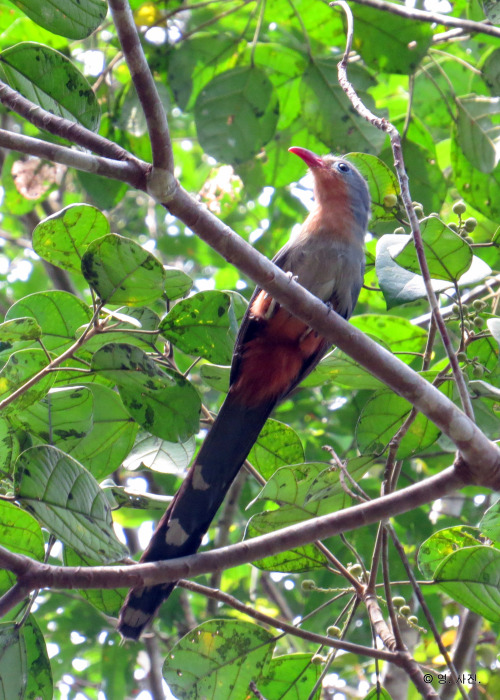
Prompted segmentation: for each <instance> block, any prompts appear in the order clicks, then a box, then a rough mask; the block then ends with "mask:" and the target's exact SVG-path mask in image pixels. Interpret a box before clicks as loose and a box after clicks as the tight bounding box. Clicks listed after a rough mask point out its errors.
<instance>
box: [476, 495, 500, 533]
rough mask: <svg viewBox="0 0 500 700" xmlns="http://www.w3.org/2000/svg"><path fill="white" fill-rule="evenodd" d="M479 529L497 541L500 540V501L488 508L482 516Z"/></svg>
mask: <svg viewBox="0 0 500 700" xmlns="http://www.w3.org/2000/svg"><path fill="white" fill-rule="evenodd" d="M479 529H480V530H481V532H482V533H483V535H486V537H489V538H490V539H491V540H494V541H495V542H500V501H497V502H496V503H494V504H493V505H492V506H490V507H489V508H488V510H487V511H486V513H485V514H484V515H483V517H482V518H481V522H480V523H479Z"/></svg>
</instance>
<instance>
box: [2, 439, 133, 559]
mask: <svg viewBox="0 0 500 700" xmlns="http://www.w3.org/2000/svg"><path fill="white" fill-rule="evenodd" d="M14 488H15V494H16V498H17V499H19V501H20V502H21V504H22V505H23V506H24V507H25V508H26V509H27V510H29V511H30V512H32V513H33V514H34V515H35V517H36V518H37V519H38V520H39V521H40V522H41V523H42V524H43V525H44V526H45V527H46V528H47V529H48V530H49V531H50V532H52V533H53V534H54V535H55V536H56V537H57V538H59V539H61V540H62V541H63V542H64V543H65V544H67V545H69V546H70V547H72V548H73V549H75V550H76V551H77V552H80V553H82V554H85V555H87V556H90V557H92V558H94V559H96V560H98V561H99V562H101V563H106V562H112V561H117V560H120V559H122V558H123V557H124V556H126V554H127V548H126V547H124V545H122V544H121V542H120V541H119V540H118V539H117V538H116V535H115V534H114V531H113V521H112V518H111V511H110V509H109V505H108V502H107V500H106V497H105V496H104V494H103V492H102V491H101V489H100V488H99V485H98V483H97V482H96V480H95V479H94V477H93V476H92V475H91V474H90V472H88V471H87V470H86V469H85V468H84V467H82V466H81V464H79V463H78V462H77V461H76V460H74V459H73V458H72V457H70V456H69V455H66V454H64V452H61V451H60V450H58V449H57V448H56V447H51V446H49V445H43V446H39V447H30V448H28V449H27V450H25V451H24V452H22V453H21V455H20V456H19V458H18V460H17V464H16V472H15V475H14Z"/></svg>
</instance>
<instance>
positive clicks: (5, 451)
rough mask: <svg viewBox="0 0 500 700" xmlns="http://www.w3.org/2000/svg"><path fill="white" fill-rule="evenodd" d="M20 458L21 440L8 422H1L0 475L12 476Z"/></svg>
mask: <svg viewBox="0 0 500 700" xmlns="http://www.w3.org/2000/svg"><path fill="white" fill-rule="evenodd" d="M18 456H19V440H18V438H17V435H16V431H15V430H14V428H13V427H12V425H11V424H10V423H9V421H8V420H6V419H5V420H0V474H3V475H7V474H10V473H11V472H12V468H13V465H14V462H15V461H16V459H17V457H18Z"/></svg>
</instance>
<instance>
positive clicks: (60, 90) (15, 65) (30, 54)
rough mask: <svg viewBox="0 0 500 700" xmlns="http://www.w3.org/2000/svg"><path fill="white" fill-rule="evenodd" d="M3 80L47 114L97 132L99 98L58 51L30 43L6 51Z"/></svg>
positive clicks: (1, 58)
mask: <svg viewBox="0 0 500 700" xmlns="http://www.w3.org/2000/svg"><path fill="white" fill-rule="evenodd" d="M0 77H2V78H3V79H4V80H5V82H7V83H8V84H9V85H10V87H11V88H13V89H14V90H18V91H19V92H20V93H21V94H22V95H24V97H26V98H28V99H29V100H31V101H32V102H34V103H35V104H37V105H40V107H43V109H46V110H47V111H48V112H52V114H57V115H58V116H60V117H64V118H65V119H69V120H70V121H73V122H79V123H80V124H82V125H83V126H85V127H87V129H91V130H92V131H97V130H98V128H99V121H100V108H99V103H98V101H97V98H96V96H95V95H94V92H93V90H92V88H91V86H90V85H89V83H88V81H87V79H86V78H85V77H84V76H83V75H82V74H81V73H80V71H79V70H77V69H76V68H75V66H74V65H73V63H72V62H71V61H70V60H69V59H68V58H66V56H64V55H63V54H62V53H59V51H54V49H51V48H49V47H48V46H42V45H41V44H35V43H33V42H28V41H26V42H22V43H20V44H17V45H16V46H13V47H12V48H9V49H5V51H2V53H1V54H0Z"/></svg>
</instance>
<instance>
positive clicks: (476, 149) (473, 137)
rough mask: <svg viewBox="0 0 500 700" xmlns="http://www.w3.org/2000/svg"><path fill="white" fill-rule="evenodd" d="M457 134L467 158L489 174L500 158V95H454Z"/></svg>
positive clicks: (459, 143)
mask: <svg viewBox="0 0 500 700" xmlns="http://www.w3.org/2000/svg"><path fill="white" fill-rule="evenodd" d="M455 104H456V106H457V117H458V118H457V131H456V137H457V142H458V145H459V146H460V148H461V149H462V151H463V153H464V155H465V157H466V158H467V160H468V161H469V162H470V163H471V164H472V165H473V166H474V167H475V168H476V169H477V170H480V171H481V172H482V173H491V171H492V170H494V169H495V168H496V166H497V165H498V161H499V158H500V124H494V123H492V119H491V118H492V117H497V118H498V116H499V115H500V97H487V96H485V95H468V96H466V97H457V98H456V100H455Z"/></svg>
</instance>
